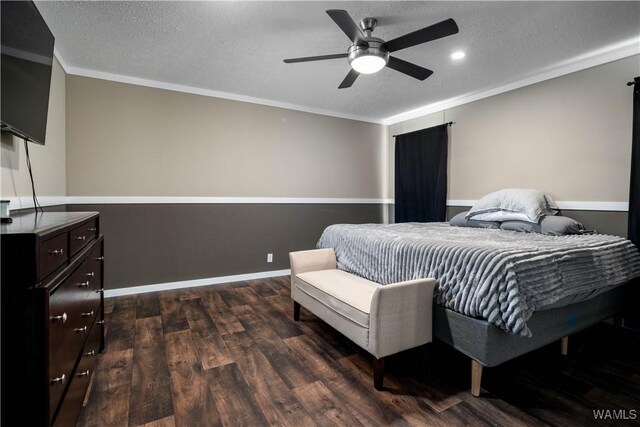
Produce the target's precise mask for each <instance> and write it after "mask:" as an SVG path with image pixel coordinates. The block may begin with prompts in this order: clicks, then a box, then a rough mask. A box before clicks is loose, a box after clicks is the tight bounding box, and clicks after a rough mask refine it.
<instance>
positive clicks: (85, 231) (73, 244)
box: [69, 219, 98, 256]
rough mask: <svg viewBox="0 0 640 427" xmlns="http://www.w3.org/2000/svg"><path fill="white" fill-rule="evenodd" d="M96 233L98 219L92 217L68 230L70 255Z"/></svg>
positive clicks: (89, 240)
mask: <svg viewBox="0 0 640 427" xmlns="http://www.w3.org/2000/svg"><path fill="white" fill-rule="evenodd" d="M97 235H98V221H97V220H96V219H93V220H91V221H89V222H86V223H84V224H82V225H80V226H78V227H76V228H74V229H73V230H71V231H70V232H69V252H70V256H73V255H75V254H76V253H78V251H79V250H80V249H82V248H84V247H85V246H86V245H87V244H88V243H89V242H91V241H92V240H93V239H94V238H95V237H96V236H97Z"/></svg>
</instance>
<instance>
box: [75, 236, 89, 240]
mask: <svg viewBox="0 0 640 427" xmlns="http://www.w3.org/2000/svg"><path fill="white" fill-rule="evenodd" d="M74 239H76V240H87V236H76V237H74Z"/></svg>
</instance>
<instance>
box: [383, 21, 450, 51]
mask: <svg viewBox="0 0 640 427" xmlns="http://www.w3.org/2000/svg"><path fill="white" fill-rule="evenodd" d="M458 31H459V30H458V25H457V24H456V21H454V20H453V19H451V18H449V19H446V20H444V21H442V22H438V23H437V24H433V25H431V26H429V27H426V28H423V29H421V30H418V31H414V32H413V33H409V34H405V35H404V36H401V37H398V38H395V39H393V40H389V41H388V42H385V43H383V44H382V47H384V48H385V49H387V50H388V51H389V52H396V51H398V50H401V49H406V48H408V47H411V46H415V45H417V44H422V43H426V42H430V41H431V40H436V39H440V38H442V37H447V36H450V35H453V34H456V33H457V32H458Z"/></svg>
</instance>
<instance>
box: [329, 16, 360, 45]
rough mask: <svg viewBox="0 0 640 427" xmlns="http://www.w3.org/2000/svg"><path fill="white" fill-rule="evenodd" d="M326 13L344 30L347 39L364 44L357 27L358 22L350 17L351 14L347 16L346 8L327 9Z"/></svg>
mask: <svg viewBox="0 0 640 427" xmlns="http://www.w3.org/2000/svg"><path fill="white" fill-rule="evenodd" d="M327 15H329V16H330V17H331V19H333V21H334V22H335V23H336V24H338V27H340V29H341V30H342V31H344V33H345V34H346V35H347V37H349V40H351V41H352V42H354V43H356V44H366V42H365V41H364V34H362V30H361V29H360V27H358V24H356V23H355V22H354V21H353V19H351V16H349V13H348V12H347V11H346V10H340V9H329V10H327Z"/></svg>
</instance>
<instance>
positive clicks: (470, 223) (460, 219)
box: [449, 211, 500, 228]
mask: <svg viewBox="0 0 640 427" xmlns="http://www.w3.org/2000/svg"><path fill="white" fill-rule="evenodd" d="M468 212H469V211H465V212H460V213H459V214H458V215H456V216H454V217H453V218H451V221H449V225H452V226H454V227H474V228H500V223H499V222H495V221H476V220H473V219H466V218H465V216H466V215H467V213H468Z"/></svg>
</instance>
